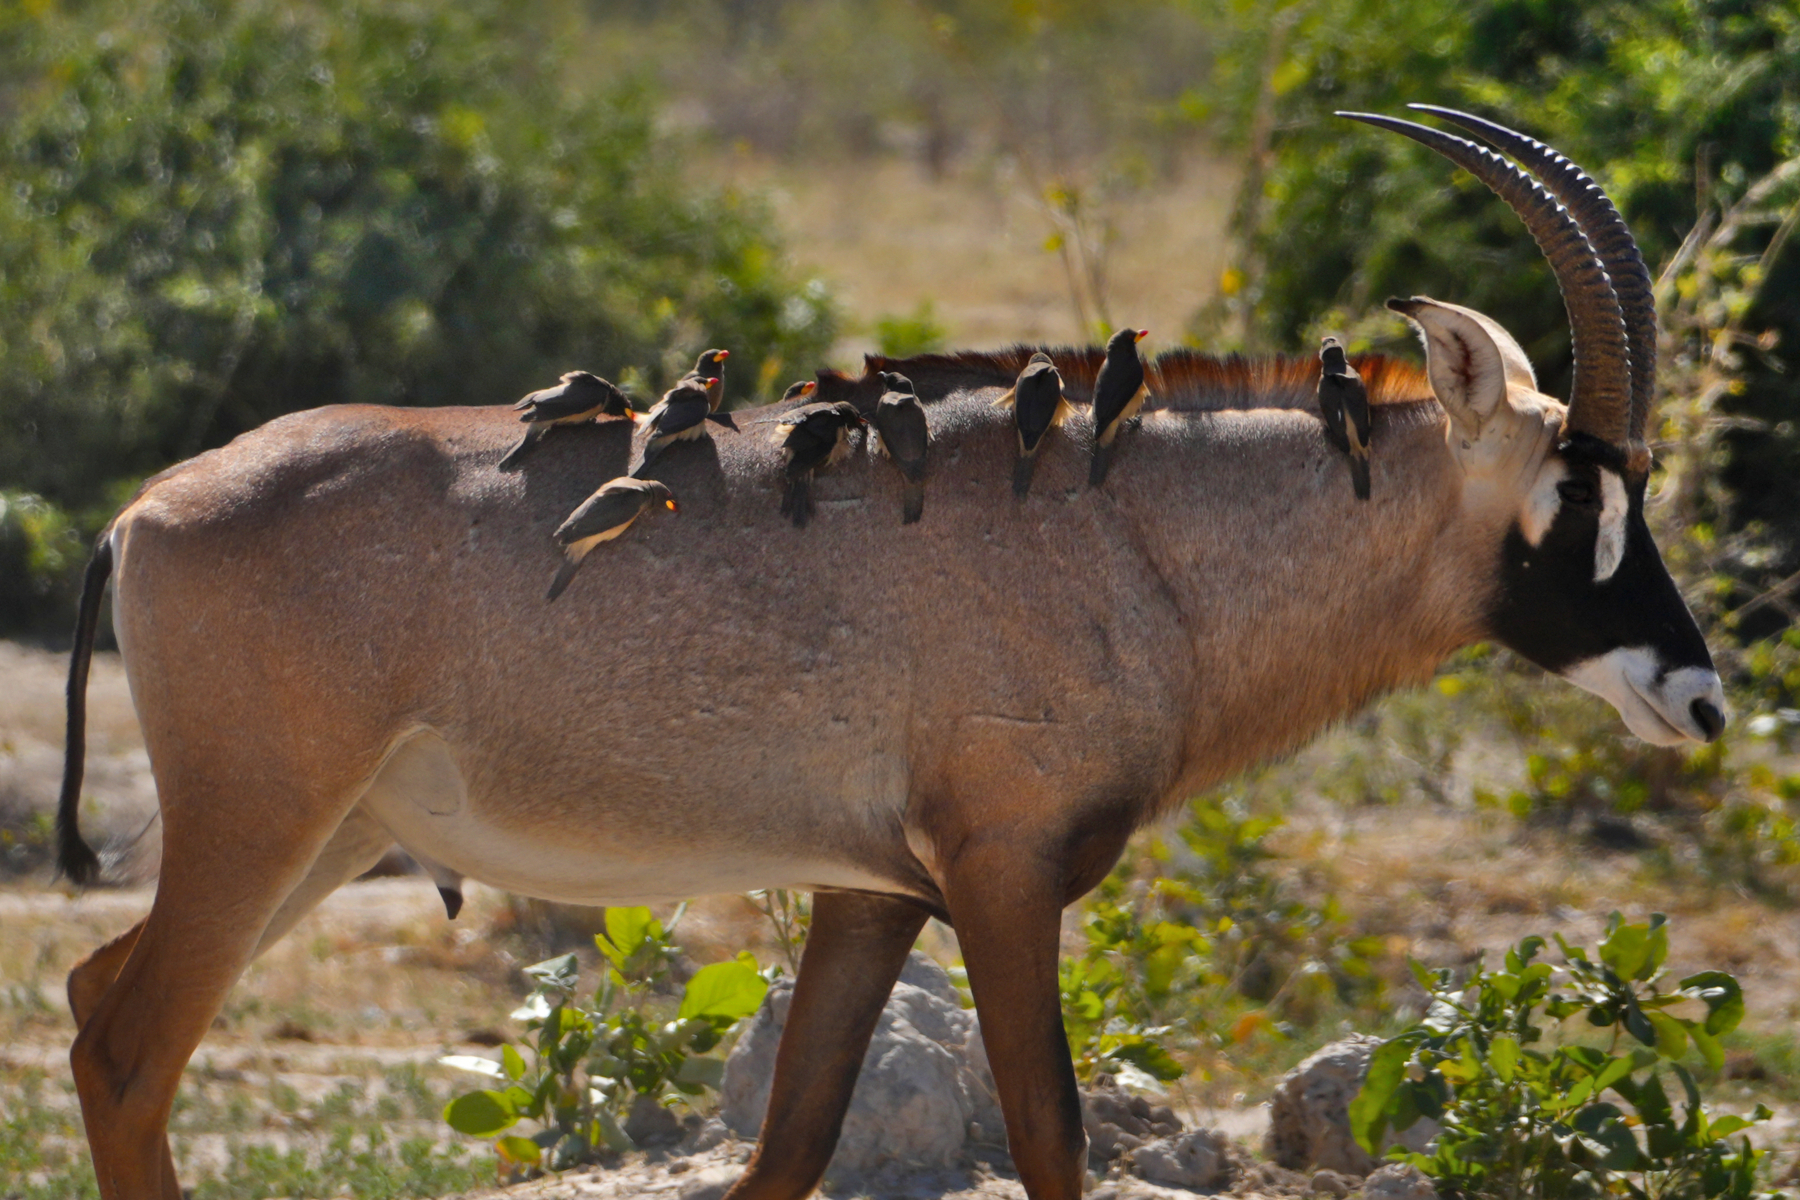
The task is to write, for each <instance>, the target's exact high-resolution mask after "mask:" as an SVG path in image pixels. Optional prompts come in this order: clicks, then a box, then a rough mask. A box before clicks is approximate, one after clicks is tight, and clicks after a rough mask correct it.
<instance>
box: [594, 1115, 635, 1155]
mask: <svg viewBox="0 0 1800 1200" xmlns="http://www.w3.org/2000/svg"><path fill="white" fill-rule="evenodd" d="M594 1134H595V1136H594V1137H593V1138H592V1139H591V1140H593V1141H597V1142H599V1143H600V1144H601V1145H603V1146H605V1147H606V1148H607V1149H608V1150H612V1151H615V1152H617V1153H620V1154H623V1153H624V1152H625V1151H627V1150H635V1149H637V1143H636V1142H634V1141H632V1140H631V1136H630V1135H629V1134H627V1133H626V1132H625V1130H624V1129H623V1128H621V1127H620V1125H619V1120H618V1118H617V1117H615V1116H613V1115H612V1114H611V1113H610V1112H608V1111H606V1110H605V1109H604V1108H603V1109H601V1110H600V1111H599V1112H597V1113H595V1114H594Z"/></svg>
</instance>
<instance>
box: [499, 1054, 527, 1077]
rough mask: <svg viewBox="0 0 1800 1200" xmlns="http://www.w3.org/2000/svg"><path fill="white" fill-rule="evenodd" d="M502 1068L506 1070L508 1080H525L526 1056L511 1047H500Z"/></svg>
mask: <svg viewBox="0 0 1800 1200" xmlns="http://www.w3.org/2000/svg"><path fill="white" fill-rule="evenodd" d="M500 1066H501V1068H502V1069H503V1070H505V1072H506V1077H507V1078H508V1079H513V1080H518V1079H523V1078H525V1059H524V1056H523V1055H521V1054H520V1053H519V1052H518V1051H517V1050H514V1049H513V1048H512V1047H511V1046H502V1047H500Z"/></svg>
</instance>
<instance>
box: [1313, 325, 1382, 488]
mask: <svg viewBox="0 0 1800 1200" xmlns="http://www.w3.org/2000/svg"><path fill="white" fill-rule="evenodd" d="M1319 415H1320V416H1322V417H1324V418H1325V437H1326V438H1327V439H1328V440H1329V441H1330V442H1331V444H1332V445H1333V446H1336V447H1337V448H1338V451H1339V452H1340V453H1342V454H1346V455H1348V456H1349V457H1350V485H1351V487H1353V488H1354V489H1355V490H1356V498H1357V499H1358V500H1367V499H1368V498H1369V433H1370V428H1369V393H1368V392H1367V391H1366V390H1365V389H1364V388H1363V381H1362V376H1361V375H1358V374H1357V373H1356V368H1355V367H1353V366H1351V365H1350V360H1349V359H1348V358H1346V357H1344V346H1343V343H1341V342H1339V341H1338V340H1337V339H1336V338H1334V337H1328V338H1326V339H1325V340H1324V341H1323V342H1321V343H1320V345H1319Z"/></svg>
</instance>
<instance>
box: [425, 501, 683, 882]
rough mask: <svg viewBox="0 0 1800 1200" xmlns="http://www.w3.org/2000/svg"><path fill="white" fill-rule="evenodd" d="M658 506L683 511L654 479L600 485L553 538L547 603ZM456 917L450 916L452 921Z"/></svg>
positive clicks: (558, 529)
mask: <svg viewBox="0 0 1800 1200" xmlns="http://www.w3.org/2000/svg"><path fill="white" fill-rule="evenodd" d="M658 503H660V504H662V506H663V507H664V508H666V509H668V510H669V511H670V512H680V511H681V509H680V508H679V507H678V506H677V505H676V503H675V495H674V493H673V492H671V491H669V489H668V486H667V485H666V484H662V483H658V482H657V481H656V480H654V479H634V478H633V477H631V476H630V475H622V476H620V477H619V478H617V479H614V480H610V481H608V482H606V483H603V484H601V485H600V490H599V491H597V492H595V493H594V494H593V495H591V496H589V497H588V498H587V499H586V500H583V501H582V502H581V507H580V508H577V509H576V510H575V511H574V512H572V513H570V514H569V517H568V519H567V520H566V521H564V522H563V523H562V524H561V525H558V526H557V527H556V533H555V534H554V535H552V536H554V537H555V538H556V543H557V545H559V546H561V547H562V552H563V562H562V566H560V567H558V568H557V569H556V578H555V579H553V580H551V581H550V590H549V591H548V592H546V593H544V599H545V600H554V599H556V598H557V597H558V596H560V595H562V594H563V589H564V588H566V587H568V586H569V580H571V579H573V578H575V572H576V571H579V570H580V569H581V562H582V560H583V559H585V558H586V557H587V556H588V552H589V551H591V550H593V548H594V547H595V546H598V545H599V544H600V543H601V542H610V541H612V540H613V539H614V538H616V537H618V536H619V535H620V534H622V533H624V532H625V531H626V530H627V529H630V528H631V523H632V522H633V521H635V520H637V519H638V518H639V517H641V516H643V515H644V513H645V512H646V511H647V510H649V509H652V508H655V507H656V505H657V504H658ZM455 915H456V914H455V913H452V914H451V916H452V917H454V916H455Z"/></svg>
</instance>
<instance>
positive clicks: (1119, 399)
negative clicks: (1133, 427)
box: [1094, 348, 1144, 429]
mask: <svg viewBox="0 0 1800 1200" xmlns="http://www.w3.org/2000/svg"><path fill="white" fill-rule="evenodd" d="M1143 386H1144V364H1143V362H1142V361H1141V360H1140V359H1139V358H1138V356H1137V350H1136V349H1135V348H1133V349H1132V350H1131V351H1130V352H1129V354H1128V355H1127V356H1126V357H1124V358H1114V357H1112V356H1111V355H1108V356H1107V358H1106V361H1105V362H1103V363H1101V364H1100V374H1099V375H1098V376H1096V377H1095V379H1094V428H1096V429H1104V428H1105V427H1106V426H1107V425H1109V424H1111V423H1112V422H1113V421H1116V420H1117V419H1118V418H1119V415H1120V414H1121V413H1123V412H1124V411H1125V410H1126V408H1127V407H1129V406H1130V404H1131V400H1132V397H1134V396H1136V395H1137V393H1138V389H1139V388H1141V387H1143Z"/></svg>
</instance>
